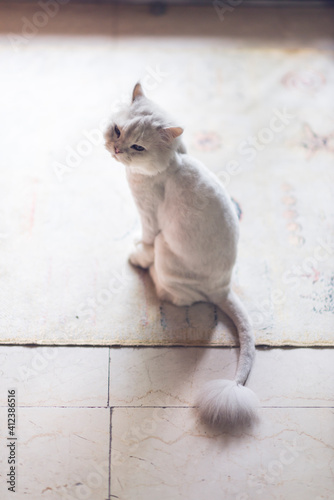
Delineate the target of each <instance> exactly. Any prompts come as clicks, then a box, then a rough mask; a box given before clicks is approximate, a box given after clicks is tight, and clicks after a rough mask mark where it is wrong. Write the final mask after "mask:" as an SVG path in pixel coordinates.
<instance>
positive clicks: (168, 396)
mask: <svg viewBox="0 0 334 500" xmlns="http://www.w3.org/2000/svg"><path fill="white" fill-rule="evenodd" d="M333 358H334V352H333V350H331V349H270V350H265V349H259V350H258V353H257V359H256V363H255V366H254V370H253V372H252V374H251V377H250V379H249V384H248V385H249V387H251V388H252V389H253V390H254V391H255V392H256V393H257V394H258V396H259V398H260V400H261V404H262V409H261V418H260V422H259V423H258V425H257V426H256V427H255V428H254V429H252V430H249V431H248V432H245V433H243V434H234V435H228V434H221V433H219V432H218V431H214V430H211V429H208V428H207V427H205V426H204V425H203V424H202V423H200V422H199V420H198V415H197V413H196V410H195V409H194V408H193V401H194V397H195V394H196V391H197V388H198V387H200V385H201V384H203V383H204V382H205V381H206V380H208V379H210V378H215V377H219V376H221V375H222V373H224V376H226V377H232V376H233V373H234V370H235V368H236V360H237V350H236V349H219V348H211V349H209V348H189V349H188V348H181V347H180V348H116V349H112V348H111V349H109V348H84V347H77V348H76V347H60V348H56V347H55V348H47V347H38V348H31V347H30V348H29V347H12V346H6V347H1V348H0V366H1V379H0V394H1V401H0V403H1V406H0V414H1V428H2V429H6V428H7V421H6V420H7V408H6V403H7V401H6V400H7V391H8V390H12V389H15V391H16V399H17V409H16V416H17V428H16V436H17V441H16V452H17V457H18V466H17V492H16V493H15V496H14V495H13V497H14V498H17V499H20V500H21V499H26V498H29V499H33V500H35V499H36V500H37V499H44V498H46V499H52V500H53V499H69V500H70V499H93V500H105V499H109V498H110V499H112V498H119V499H123V500H125V499H131V500H132V499H139V500H146V499H147V500H155V499H158V498H159V499H162V500H174V499H177V498H180V499H194V500H202V499H204V498H208V497H209V498H212V499H215V500H220V499H227V500H246V499H247V500H255V499H266V500H271V499H284V500H290V499H291V500H295V499H303V500H320V499H321V500H322V499H327V500H330V499H332V498H333V491H334V482H333V459H334V452H333V448H334V404H333V397H334V370H333V365H334V359H333ZM4 434H5V436H6V435H7V434H6V432H5V433H2V436H4ZM7 457H8V448H7V447H6V445H5V443H4V440H2V446H1V449H0V458H1V485H0V497H1V498H5V499H6V498H12V496H9V494H8V493H7V491H6V484H5V474H6V473H7V468H8V465H7Z"/></svg>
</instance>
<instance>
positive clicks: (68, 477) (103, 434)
mask: <svg viewBox="0 0 334 500" xmlns="http://www.w3.org/2000/svg"><path fill="white" fill-rule="evenodd" d="M0 414H1V422H2V429H5V428H6V409H5V408H1V409H0ZM109 424H110V410H108V409H104V408H98V409H96V408H94V409H92V408H17V429H16V435H17V441H16V457H17V464H16V474H17V480H16V492H15V495H12V496H10V494H9V492H8V490H7V486H6V483H5V480H4V478H5V474H7V469H8V467H9V465H8V464H7V456H8V448H6V446H5V444H4V443H2V446H1V449H0V457H1V463H2V467H1V474H2V477H1V483H0V497H1V498H2V499H5V500H7V499H9V498H15V500H22V499H26V500H28V499H29V500H40V499H46V500H49V499H50V500H56V499H57V500H60V499H61V500H79V499H93V500H104V499H106V498H107V496H108V482H109ZM9 442H10V441H9Z"/></svg>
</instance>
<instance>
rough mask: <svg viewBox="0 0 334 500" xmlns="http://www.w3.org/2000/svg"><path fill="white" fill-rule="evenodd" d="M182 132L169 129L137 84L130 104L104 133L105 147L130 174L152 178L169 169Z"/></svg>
mask: <svg viewBox="0 0 334 500" xmlns="http://www.w3.org/2000/svg"><path fill="white" fill-rule="evenodd" d="M182 132H183V129H182V128H181V127H173V126H171V121H170V119H169V118H168V117H167V115H166V114H165V113H164V112H163V111H162V110H160V109H159V108H158V107H157V106H156V105H155V104H154V103H153V102H152V101H150V100H149V99H147V97H146V96H145V95H144V93H143V89H142V87H141V85H140V83H137V85H136V86H135V88H134V90H133V95H132V103H131V104H130V106H128V107H126V108H125V109H122V110H121V111H120V112H118V113H117V114H116V115H115V116H114V118H113V120H112V123H111V124H110V125H109V127H108V129H107V130H106V132H105V140H106V142H105V146H106V148H107V150H108V151H110V153H111V155H112V157H113V158H115V160H117V161H120V162H121V163H123V164H124V165H125V166H127V167H130V169H131V170H132V171H133V172H136V173H141V174H145V175H155V174H157V173H159V172H162V171H163V170H165V169H166V168H167V167H168V165H169V163H170V160H171V157H172V155H173V154H174V152H175V150H176V149H177V148H178V147H179V140H178V137H179V136H180V135H181V134H182Z"/></svg>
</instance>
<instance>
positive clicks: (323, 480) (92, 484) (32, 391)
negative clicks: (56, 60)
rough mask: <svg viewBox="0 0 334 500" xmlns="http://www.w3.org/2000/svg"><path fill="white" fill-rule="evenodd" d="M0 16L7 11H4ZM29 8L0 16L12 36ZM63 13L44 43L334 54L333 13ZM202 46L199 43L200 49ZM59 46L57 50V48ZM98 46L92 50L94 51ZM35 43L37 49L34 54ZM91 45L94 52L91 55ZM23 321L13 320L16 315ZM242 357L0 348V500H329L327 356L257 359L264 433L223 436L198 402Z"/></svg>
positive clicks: (332, 460) (333, 476) (263, 353)
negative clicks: (106, 41)
mask: <svg viewBox="0 0 334 500" xmlns="http://www.w3.org/2000/svg"><path fill="white" fill-rule="evenodd" d="M0 5H1V4H0ZM34 9H35V10H36V6H35V7H31V6H29V5H28V6H23V5H20V6H19V7H16V8H13V7H10V6H9V4H8V3H7V5H6V4H5V5H1V6H0V10H1V15H0V31H1V33H2V34H4V33H6V32H19V31H20V29H21V26H22V19H23V18H24V17H27V18H29V19H30V17H31V15H33V14H34V12H35V10H34ZM230 14H231V15H230V16H226V19H225V20H224V22H223V24H222V22H221V21H220V20H219V18H218V16H217V15H214V16H212V9H211V8H210V7H209V8H208V9H191V10H178V9H171V10H170V12H169V14H168V15H167V16H162V17H159V18H155V21H154V23H153V22H152V17H150V16H149V15H148V13H147V11H146V10H145V9H143V8H139V7H138V8H136V9H132V10H129V8H126V7H122V6H118V7H115V6H104V7H99V8H96V7H93V6H91V5H88V6H85V7H79V6H77V5H70V6H68V7H66V8H65V6H63V7H62V8H61V11H60V12H59V15H58V16H56V17H55V18H54V19H52V20H51V21H50V23H49V24H48V26H46V27H45V28H43V29H44V31H43V33H42V34H47V35H49V36H59V35H65V34H68V33H69V32H73V33H75V34H77V35H81V36H110V35H112V36H114V37H115V47H117V43H118V42H119V39H120V37H122V36H124V37H126V39H125V41H124V40H123V43H128V44H129V47H130V46H131V43H132V42H131V37H132V36H133V35H137V37H136V38H134V39H135V40H136V43H139V42H138V40H140V38H138V37H139V36H145V37H149V36H150V37H152V40H153V41H154V43H156V44H160V45H161V47H163V44H164V39H165V37H168V36H171V35H173V36H176V41H175V43H177V36H183V37H184V36H188V37H189V43H192V44H193V43H198V44H201V43H204V42H205V37H212V36H215V37H221V43H222V44H226V45H227V46H233V47H242V46H249V45H256V46H261V47H262V46H275V45H277V43H279V44H282V45H285V46H289V47H290V46H291V48H292V49H294V50H295V49H296V48H298V47H304V46H308V47H320V48H333V28H332V16H331V13H330V11H329V10H326V9H324V10H317V9H315V10H312V9H305V10H302V11H298V9H292V10H286V9H275V10H272V9H271V10H266V9H263V8H262V9H256V8H254V9H243V8H240V9H239V8H236V9H234V11H233V12H230ZM201 37H204V38H201ZM59 40H60V43H61V38H59ZM91 40H92V39H91ZM31 43H33V40H31ZM92 43H93V42H92ZM18 315H19V311H18ZM237 354H238V351H237V349H229V348H225V349H222V348H143V347H142V348H107V347H104V348H99V347H96V348H92V347H89V348H88V347H20V346H1V347H0V419H1V432H0V435H1V437H2V439H1V441H0V498H1V499H4V500H7V499H10V498H14V499H15V500H24V499H28V500H40V499H46V500H56V499H60V500H62V499H64V500H75V499H77V500H80V499H86V500H106V499H108V500H111V499H113V498H118V499H120V500H177V499H182V500H204V499H206V498H211V499H212V500H283V499H284V500H333V498H334V368H333V367H334V350H333V349H329V348H328V349H327V348H326V349H325V348H324V349H321V348H317V349H288V348H285V349H258V352H257V358H256V362H255V365H254V369H253V371H252V373H251V376H250V379H249V382H248V386H249V387H250V388H252V389H253V390H254V391H255V392H256V393H257V395H258V396H259V399H260V401H261V405H262V408H261V412H260V413H261V419H260V422H259V423H258V425H257V426H256V427H255V428H253V429H252V430H249V431H248V432H245V433H243V434H234V435H233V434H232V435H227V434H221V433H219V432H218V431H215V430H212V429H208V428H207V427H205V426H204V425H203V424H202V423H201V422H199V421H198V416H197V413H196V410H195V409H194V408H193V404H194V399H195V395H196V392H197V389H198V388H199V387H200V386H201V385H202V384H203V383H204V382H205V381H207V380H210V379H211V378H217V377H221V376H223V375H224V377H226V378H228V377H233V374H234V372H235V368H236V362H237ZM13 389H15V391H16V399H17V408H16V431H15V432H16V437H17V440H16V444H15V447H16V453H17V460H18V465H17V478H16V492H15V493H12V492H9V491H8V489H7V487H8V484H7V483H6V481H7V474H8V472H9V464H8V455H9V453H10V448H9V447H8V446H7V443H8V442H10V440H7V439H6V438H7V435H8V434H7V416H8V409H7V394H8V390H13Z"/></svg>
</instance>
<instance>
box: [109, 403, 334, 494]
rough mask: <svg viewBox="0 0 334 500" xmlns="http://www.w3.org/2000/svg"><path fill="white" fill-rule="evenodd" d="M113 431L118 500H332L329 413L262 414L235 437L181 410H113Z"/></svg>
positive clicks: (333, 439) (332, 423) (332, 419)
mask: <svg viewBox="0 0 334 500" xmlns="http://www.w3.org/2000/svg"><path fill="white" fill-rule="evenodd" d="M112 425H113V439H112V461H111V464H112V468H111V494H112V495H114V496H115V498H118V499H119V500H156V499H157V498H159V500H172V499H173V500H177V499H180V500H181V499H182V500H184V499H191V500H203V499H204V498H211V499H212V500H222V499H224V500H257V499H259V500H263V499H266V500H281V499H284V500H296V499H298V500H299V499H303V500H321V499H327V500H330V498H332V496H331V494H332V493H331V492H332V491H333V488H334V480H333V475H332V473H331V471H332V467H333V446H334V432H333V431H334V413H333V410H330V409H324V408H322V409H320V408H315V409H308V410H305V409H302V408H299V409H291V408H270V409H268V408H266V409H263V410H262V411H261V423H260V425H259V426H258V427H257V428H256V429H254V430H253V431H252V432H249V433H245V434H242V435H240V436H234V437H232V436H228V435H224V434H221V435H219V434H218V433H215V432H212V431H210V430H208V429H205V428H203V427H202V426H201V425H200V424H198V422H197V419H196V417H195V416H194V414H193V411H192V410H191V409H186V408H168V409H156V408H155V409H153V408H141V409H133V408H122V409H115V410H114V411H113V416H112ZM112 498H113V497H112Z"/></svg>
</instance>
